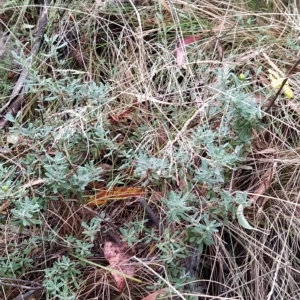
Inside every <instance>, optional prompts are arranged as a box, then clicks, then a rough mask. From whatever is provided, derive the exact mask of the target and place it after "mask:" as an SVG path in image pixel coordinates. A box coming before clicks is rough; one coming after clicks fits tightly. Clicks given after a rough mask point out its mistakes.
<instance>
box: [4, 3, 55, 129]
mask: <svg viewBox="0 0 300 300" xmlns="http://www.w3.org/2000/svg"><path fill="white" fill-rule="evenodd" d="M49 4H50V0H45V2H44V6H43V9H42V11H41V14H40V17H39V20H38V23H37V29H36V34H35V38H34V40H33V46H32V50H31V55H30V57H29V59H28V65H27V66H26V67H25V68H24V69H23V70H22V72H21V75H20V77H19V78H18V80H17V82H16V84H15V86H14V89H13V91H12V93H11V95H10V97H9V99H8V103H6V104H5V105H4V107H2V108H1V109H0V113H2V112H3V111H4V110H5V109H6V108H7V107H8V106H10V108H9V110H8V112H7V113H9V114H11V115H13V116H16V114H17V112H18V111H19V109H20V107H21V105H22V102H23V99H24V98H23V96H22V95H21V92H22V90H23V87H24V82H25V80H26V78H27V76H28V73H29V68H30V67H31V65H32V63H33V60H34V58H35V56H36V55H37V52H38V50H39V48H40V45H41V42H42V38H43V35H44V31H45V28H46V25H47V24H48V8H49ZM8 122H9V121H8V120H7V118H5V117H2V118H1V119H0V129H1V128H2V129H3V128H5V127H7V125H8Z"/></svg>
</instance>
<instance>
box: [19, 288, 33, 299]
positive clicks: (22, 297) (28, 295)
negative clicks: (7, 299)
mask: <svg viewBox="0 0 300 300" xmlns="http://www.w3.org/2000/svg"><path fill="white" fill-rule="evenodd" d="M36 291H37V290H36V289H35V290H33V289H32V290H29V291H28V292H26V293H24V294H20V295H19V296H17V297H16V298H14V300H26V299H27V298H29V297H30V296H32V295H33V294H34V293H36ZM30 299H33V298H30Z"/></svg>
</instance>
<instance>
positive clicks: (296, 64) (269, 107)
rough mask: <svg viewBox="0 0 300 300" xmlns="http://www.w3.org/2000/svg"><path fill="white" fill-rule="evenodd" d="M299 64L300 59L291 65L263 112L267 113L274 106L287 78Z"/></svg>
mask: <svg viewBox="0 0 300 300" xmlns="http://www.w3.org/2000/svg"><path fill="white" fill-rule="evenodd" d="M299 63H300V58H299V59H298V60H297V61H296V62H295V63H294V64H293V66H292V67H291V68H290V69H289V71H288V73H287V76H286V78H284V79H283V81H282V83H281V86H280V88H279V89H278V90H277V93H276V94H275V96H274V98H273V99H272V100H271V101H270V102H269V104H267V108H266V109H265V112H266V113H267V112H268V111H269V110H270V109H271V107H272V106H273V105H274V103H275V101H276V99H277V98H278V96H279V95H280V93H281V91H282V89H283V87H284V85H285V84H286V82H287V81H288V79H289V76H290V75H291V74H292V73H293V71H294V70H295V69H296V67H297V66H298V65H299Z"/></svg>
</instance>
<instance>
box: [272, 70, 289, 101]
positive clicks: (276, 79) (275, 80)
mask: <svg viewBox="0 0 300 300" xmlns="http://www.w3.org/2000/svg"><path fill="white" fill-rule="evenodd" d="M268 71H269V78H270V81H271V85H272V87H273V88H274V89H279V88H280V87H281V85H282V84H283V80H284V78H282V77H280V76H279V75H278V73H276V72H275V71H273V70H272V69H269V70H268ZM282 91H283V93H284V95H285V96H286V97H287V98H288V99H291V98H293V97H294V93H293V91H292V89H291V88H290V86H289V83H288V82H286V83H285V84H284V86H283V89H282Z"/></svg>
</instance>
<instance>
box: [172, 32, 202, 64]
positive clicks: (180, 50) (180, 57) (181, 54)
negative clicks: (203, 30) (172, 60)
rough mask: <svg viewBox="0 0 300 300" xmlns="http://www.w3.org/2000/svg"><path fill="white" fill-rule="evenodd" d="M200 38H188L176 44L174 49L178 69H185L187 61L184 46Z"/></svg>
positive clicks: (197, 36)
mask: <svg viewBox="0 0 300 300" xmlns="http://www.w3.org/2000/svg"><path fill="white" fill-rule="evenodd" d="M200 38H201V36H200V35H193V36H188V37H186V38H184V39H183V40H182V41H180V42H179V43H178V46H177V49H176V61H177V64H178V66H179V67H182V68H184V69H186V63H187V60H186V53H185V46H186V45H189V44H192V43H194V42H196V41H198V40H200Z"/></svg>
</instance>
